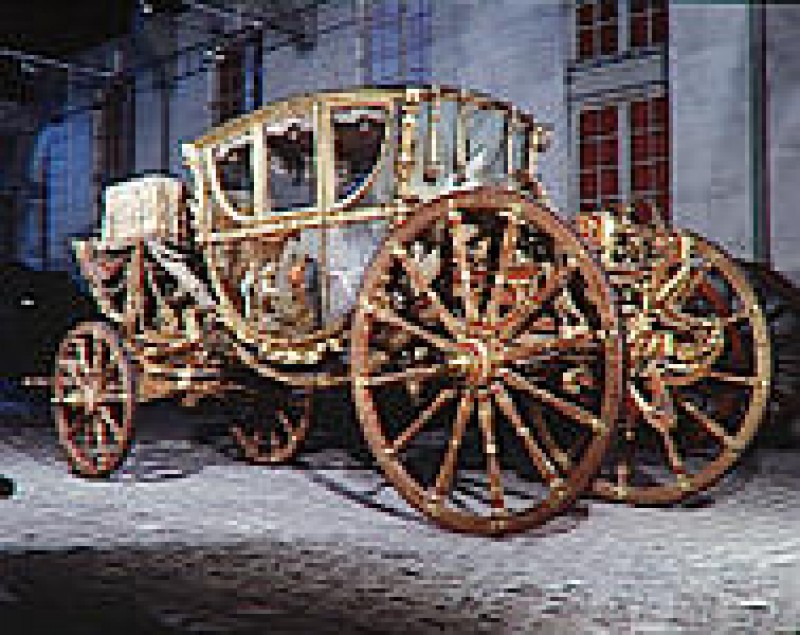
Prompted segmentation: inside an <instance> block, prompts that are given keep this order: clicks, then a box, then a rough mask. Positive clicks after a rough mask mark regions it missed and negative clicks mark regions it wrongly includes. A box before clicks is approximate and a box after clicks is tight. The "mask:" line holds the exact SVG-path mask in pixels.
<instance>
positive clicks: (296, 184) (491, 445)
mask: <svg viewBox="0 0 800 635" xmlns="http://www.w3.org/2000/svg"><path fill="white" fill-rule="evenodd" d="M547 141H548V130H547V129H546V127H545V126H543V125H542V124H540V123H538V122H537V121H535V119H534V118H533V117H532V116H531V115H529V114H526V113H524V112H522V111H520V110H518V109H517V108H516V107H514V106H513V105H511V104H508V103H506V102H502V101H498V100H495V99H492V98H490V97H488V96H486V95H483V94H480V93H476V92H472V91H464V90H456V89H451V88H446V87H397V88H385V89H377V88H365V89H358V90H353V91H336V92H333V91H332V92H323V93H315V94H311V95H304V96H300V97H295V98H291V99H288V100H284V101H280V102H277V103H274V104H271V105H268V106H266V107H264V108H262V109H260V110H258V111H255V112H253V113H250V114H247V115H245V116H243V117H240V118H238V119H235V120H233V121H230V122H227V123H225V124H223V125H221V126H219V127H218V128H216V129H214V130H212V131H211V132H210V133H208V134H206V135H204V136H202V137H200V138H199V139H197V140H195V141H193V142H191V143H186V144H184V146H183V153H184V159H185V162H186V166H187V168H188V170H189V172H190V174H191V185H190V187H189V188H185V187H184V186H183V185H182V184H181V183H180V182H179V181H177V180H176V179H170V178H167V177H146V178H143V179H137V180H134V181H131V182H128V183H124V184H120V185H117V186H114V187H112V188H109V190H107V192H106V209H105V217H104V220H103V226H102V228H101V232H100V235H99V236H98V237H95V238H92V239H87V240H81V241H76V244H75V251H76V255H77V258H78V261H79V263H80V265H81V269H82V271H83V273H84V275H85V277H86V278H87V280H88V281H89V283H90V286H91V288H92V290H93V293H94V295H95V297H96V300H97V303H98V305H99V307H100V309H101V311H102V312H103V313H104V314H105V316H106V317H107V319H108V323H107V324H89V325H84V326H81V327H78V328H77V329H75V331H74V332H72V333H71V334H69V335H68V336H67V338H65V341H64V343H63V344H62V347H61V350H60V352H59V356H58V360H57V363H56V372H55V392H54V407H55V411H56V421H57V424H58V427H59V434H60V436H61V438H62V442H63V444H64V446H65V448H66V449H67V452H68V455H69V457H70V460H71V463H72V465H73V468H75V469H76V471H78V472H79V473H81V474H84V475H88V476H102V475H106V474H109V473H111V472H112V471H113V470H114V469H116V468H117V467H118V466H119V465H120V463H121V461H122V460H123V458H124V454H125V450H126V449H127V447H128V446H129V442H130V437H131V434H132V423H131V421H132V412H133V406H134V404H136V403H138V402H142V401H149V400H153V399H160V398H164V397H177V398H179V399H181V400H182V401H183V402H184V403H189V404H191V403H196V402H197V401H198V400H201V399H204V398H206V397H221V398H222V399H226V400H229V401H231V402H233V403H235V404H237V405H238V404H241V403H243V402H244V400H245V395H256V398H257V399H258V398H260V401H259V402H258V403H260V404H261V405H260V408H261V410H259V411H258V412H257V417H258V418H259V419H260V420H261V421H267V420H268V421H269V422H270V426H271V427H269V429H263V428H262V426H261V424H258V425H256V426H254V427H253V426H249V425H247V426H246V425H243V424H241V425H240V424H239V423H236V424H232V425H231V433H232V435H233V437H234V439H235V440H236V442H237V444H238V445H239V447H240V448H241V450H242V452H243V454H244V455H245V457H246V458H248V459H250V460H252V461H254V462H257V463H274V462H282V461H285V460H288V459H290V458H291V457H292V456H293V455H294V454H295V452H296V451H297V450H298V448H299V446H300V444H301V442H302V440H303V437H304V436H305V434H306V432H307V430H308V427H309V422H310V417H311V414H310V413H311V410H312V408H311V404H312V401H313V394H314V392H315V391H319V390H322V389H338V388H341V389H343V390H347V391H350V392H351V395H352V402H353V403H354V406H355V410H356V413H357V416H358V419H359V422H360V424H361V427H362V429H363V432H364V435H365V438H366V440H367V442H368V444H369V447H370V449H371V450H372V452H373V454H374V455H375V458H376V460H377V463H378V464H379V465H380V467H381V468H382V469H383V472H384V474H385V475H386V477H387V479H388V480H389V481H390V482H391V483H392V484H393V485H394V486H395V487H396V488H397V490H398V491H399V493H400V494H401V495H402V496H403V497H404V498H405V499H406V500H407V501H408V502H409V503H410V504H411V505H413V506H414V507H416V508H417V509H419V510H420V511H421V512H422V513H423V514H424V515H426V516H427V517H429V518H431V519H432V520H434V521H435V522H437V523H438V524H440V525H442V526H444V527H447V528H449V529H454V530H458V531H466V532H472V533H487V534H502V533H508V532H511V531H519V530H522V529H525V528H528V527H532V526H536V525H539V524H541V523H543V522H544V521H545V520H547V519H548V518H550V517H552V516H553V515H554V514H556V513H558V512H559V511H560V510H562V509H564V508H565V507H566V506H567V505H569V504H570V502H571V501H572V500H573V499H574V498H575V497H576V496H578V495H579V494H580V493H581V492H583V491H584V490H585V489H586V488H587V487H590V486H591V487H592V488H593V490H594V491H595V493H597V494H599V495H601V496H604V497H606V498H612V499H615V500H624V501H627V502H631V503H654V502H655V503H660V502H674V501H676V500H679V499H681V498H683V497H685V496H686V495H688V494H690V493H692V492H695V491H699V490H701V489H703V488H705V487H707V486H708V485H710V484H711V483H713V482H714V481H715V480H716V479H718V478H719V477H720V476H721V475H722V473H724V471H725V470H726V469H727V468H728V467H730V465H731V464H733V462H735V459H736V457H737V456H738V454H739V453H740V451H741V449H743V448H744V446H746V445H747V443H748V442H749V440H750V439H751V438H752V436H753V434H754V432H755V429H756V428H757V426H758V423H759V421H760V417H761V414H762V412H763V402H764V400H765V394H766V392H765V391H766V389H767V386H766V384H767V380H766V375H765V373H768V371H767V370H765V369H768V366H769V355H768V352H767V350H768V341H767V340H766V331H765V328H764V325H763V315H761V314H760V309H759V307H758V303H757V300H756V299H755V296H754V294H753V293H752V290H751V289H750V287H749V285H747V283H746V281H744V280H743V278H742V277H741V276H740V275H739V273H738V272H737V271H736V269H735V267H734V266H733V264H732V262H731V261H730V259H728V258H727V257H726V256H724V254H722V253H721V252H720V251H719V250H718V249H717V248H715V247H713V245H710V243H707V242H705V241H702V240H701V239H700V238H699V237H694V236H692V235H690V234H688V233H685V232H680V231H676V230H672V229H669V228H666V227H663V226H661V225H657V224H654V223H642V222H635V221H633V220H632V216H630V214H628V213H620V212H611V211H608V212H601V213H592V214H586V213H582V214H579V215H578V217H577V222H576V223H575V224H572V225H570V224H569V223H568V222H566V221H564V220H562V219H560V218H559V217H558V215H557V214H556V213H554V210H553V209H552V208H551V206H550V204H549V203H548V201H547V199H546V196H545V194H544V191H543V188H542V186H541V184H540V183H539V182H538V180H537V177H536V170H537V163H538V159H539V155H540V153H542V152H543V151H544V150H545V149H546V146H547ZM710 272H716V273H715V274H714V275H715V276H716V277H714V275H712V274H711V273H710ZM706 276H710V277H708V278H707V277H706ZM742 322H743V323H745V325H746V327H747V328H746V329H745V330H746V333H745V334H744V335H742V333H740V332H739V331H738V330H737V329H738V325H739V324H740V323H742ZM731 364H734V366H736V368H735V369H734V368H733V366H731ZM737 364H738V366H737ZM720 365H721V366H720ZM242 371H244V373H243V372H242ZM248 373H249V375H252V376H253V377H257V378H259V379H260V380H261V381H264V382H266V384H259V385H256V387H255V389H253V384H252V382H250V381H249V380H247V379H246V378H245V375H247V374H248ZM709 378H712V379H714V380H716V381H722V382H724V383H729V384H734V385H742V386H744V387H745V391H746V394H745V395H744V396H739V397H731V398H730V399H727V398H726V399H727V401H725V402H724V403H722V402H721V401H720V400H718V399H715V398H714V397H713V394H712V395H711V397H708V395H706V396H705V397H702V399H700V398H695V397H694V396H693V397H692V398H691V399H689V400H688V401H687V400H686V399H687V398H685V397H684V396H683V395H680V394H678V390H683V389H684V388H685V387H686V386H690V387H695V386H696V385H699V384H702V383H704V382H706V380H708V379H709ZM265 385H266V386H267V387H266V388H265V387H264V386H265ZM703 399H704V400H705V401H703ZM721 403H722V405H720V404H721ZM687 404H688V405H687ZM708 404H711V405H710V406H709V405H708ZM678 407H681V408H683V411H684V412H683V414H682V415H681V417H683V418H685V417H686V415H687V413H689V414H690V415H691V416H692V418H693V419H695V421H696V422H697V421H699V422H700V423H701V424H702V425H701V427H702V428H704V430H705V432H704V435H703V439H704V443H705V440H707V439H708V438H713V440H714V441H715V442H716V443H717V445H716V447H715V449H713V450H712V452H711V458H710V459H709V460H707V461H706V462H705V463H702V464H701V466H700V467H699V468H697V469H696V470H695V473H692V472H691V470H687V466H686V464H685V463H684V462H683V458H682V457H681V452H682V450H683V441H681V444H680V448H678V447H677V446H676V444H675V438H674V437H676V436H679V435H682V434H683V432H680V431H679V429H680V426H679V425H678V422H679V416H678V414H677V408H678ZM698 412H699V414H697V413H698ZM721 417H726V418H727V421H723V422H720V418H721ZM618 423H619V424H620V425H619V426H618V425H617V424H618ZM435 427H438V430H436V431H431V430H429V429H430V428H435ZM617 427H619V428H620V430H621V433H619V434H618V433H617V431H616V429H617ZM641 431H645V432H648V431H649V432H655V433H656V440H655V442H654V441H653V440H652V439H645V440H644V441H640V432H641ZM646 436H647V435H646V434H645V435H643V437H642V438H644V437H646ZM651 436H652V435H651ZM442 439H444V440H445V441H446V443H445V444H444V447H441V441H442ZM653 443H655V445H657V446H658V447H659V448H660V449H661V454H662V459H661V464H662V467H663V466H664V465H666V470H665V471H664V473H663V474H662V475H660V476H659V477H658V478H657V479H656V481H655V482H648V481H643V480H641V477H640V476H637V475H636V474H635V473H634V472H635V469H634V468H638V467H641V466H643V465H644V464H645V463H646V461H645V459H642V458H634V459H631V456H633V455H632V453H631V448H634V447H636V448H638V447H639V446H642V447H644V448H645V449H651V448H652V446H653ZM415 444H416V445H417V446H418V447H412V446H414V445H415ZM437 444H438V446H439V447H438V448H436V449H435V450H432V448H434V446H437ZM706 445H707V444H706ZM706 445H704V451H705V447H706ZM462 446H465V447H464V448H463V449H462ZM466 446H474V447H473V450H472V451H468V450H467V448H466ZM419 457H423V459H422V460H421V461H420V460H419ZM476 457H477V458H478V459H479V460H478V461H477V464H479V465H482V466H483V467H482V469H481V470H479V471H480V472H481V475H479V476H476V475H475V473H474V472H475V464H476ZM637 457H638V455H637ZM706 464H707V465H706ZM708 466H710V467H708ZM648 469H649V468H648ZM596 473H599V476H598V477H597V478H595V479H592V477H593V476H594V475H595V474H596ZM459 475H466V476H459ZM459 478H465V479H467V480H469V479H477V480H476V481H475V482H479V483H480V487H478V489H481V488H483V490H485V491H484V493H483V494H481V495H478V496H476V497H475V499H474V500H473V501H472V502H470V503H465V502H464V500H462V498H463V492H461V493H459V492H457V491H456V490H457V489H458V484H459ZM520 492H524V493H520Z"/></svg>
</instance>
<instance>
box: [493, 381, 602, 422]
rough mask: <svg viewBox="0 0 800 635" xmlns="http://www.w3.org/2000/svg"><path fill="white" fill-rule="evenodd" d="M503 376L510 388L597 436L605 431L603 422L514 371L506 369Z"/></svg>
mask: <svg viewBox="0 0 800 635" xmlns="http://www.w3.org/2000/svg"><path fill="white" fill-rule="evenodd" d="M502 374H503V376H504V378H505V380H506V381H507V382H508V384H509V385H510V386H512V387H514V388H516V389H518V390H523V391H525V392H527V393H529V394H531V395H532V396H533V397H535V398H536V399H538V400H539V401H541V402H542V403H546V404H547V405H549V406H551V407H553V408H555V409H556V410H558V411H559V412H560V413H561V414H563V415H566V416H567V417H569V418H570V419H572V420H574V421H577V422H578V423H580V424H582V425H583V426H585V427H587V428H590V429H591V430H592V431H593V432H594V433H595V434H598V433H601V432H603V431H605V429H606V425H605V424H604V423H603V421H602V420H600V418H599V417H597V416H595V415H594V414H592V413H591V412H589V411H588V410H586V409H584V408H582V407H581V406H579V405H577V404H574V403H571V402H569V401H566V400H565V399H562V398H561V397H559V396H557V395H554V394H553V393H551V392H550V391H549V390H546V389H545V388H542V387H540V386H537V385H535V384H534V383H533V382H531V381H529V380H528V379H526V378H525V377H522V376H521V375H519V374H517V373H515V372H514V371H512V370H508V369H506V370H504V371H503V373H502Z"/></svg>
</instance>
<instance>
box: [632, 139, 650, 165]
mask: <svg viewBox="0 0 800 635" xmlns="http://www.w3.org/2000/svg"><path fill="white" fill-rule="evenodd" d="M647 146H648V143H647V135H645V134H635V135H633V141H632V142H631V159H632V160H633V161H634V162H639V161H644V160H645V159H647V156H648V155H647Z"/></svg>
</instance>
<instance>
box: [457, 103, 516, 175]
mask: <svg viewBox="0 0 800 635" xmlns="http://www.w3.org/2000/svg"><path fill="white" fill-rule="evenodd" d="M467 139H468V140H469V142H468V156H467V161H468V163H467V177H468V178H469V179H470V180H474V181H481V182H489V181H497V180H502V179H503V178H504V177H505V175H506V163H507V156H508V155H507V152H506V130H505V113H504V112H502V111H499V110H483V109H479V110H475V111H473V112H472V113H471V114H470V117H469V119H468V122H467Z"/></svg>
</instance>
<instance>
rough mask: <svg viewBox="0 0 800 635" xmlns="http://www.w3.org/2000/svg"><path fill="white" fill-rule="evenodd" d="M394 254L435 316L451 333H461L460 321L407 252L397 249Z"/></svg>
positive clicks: (462, 326) (462, 329) (462, 327)
mask: <svg viewBox="0 0 800 635" xmlns="http://www.w3.org/2000/svg"><path fill="white" fill-rule="evenodd" d="M394 255H395V257H396V258H397V260H398V262H399V263H400V265H401V266H402V267H403V269H404V270H405V271H406V273H407V274H408V277H409V279H410V280H411V284H412V285H413V286H414V288H415V289H416V290H417V293H419V294H420V295H422V296H425V298H427V300H428V301H429V302H430V303H431V306H432V307H433V310H434V311H435V312H436V316H437V317H438V319H439V321H440V322H441V323H442V325H443V326H444V327H445V328H446V329H447V331H448V332H449V333H451V334H452V335H456V334H458V333H462V332H463V331H464V325H463V324H462V323H460V322H459V321H458V319H456V317H455V316H454V315H453V314H452V313H451V312H450V310H449V309H448V308H447V307H446V306H445V305H444V304H443V303H442V299H441V298H440V297H439V294H438V293H436V291H434V290H433V288H432V287H431V285H430V282H429V281H428V280H427V279H426V277H425V275H424V274H423V273H422V271H421V270H420V268H419V267H418V266H417V265H416V264H415V263H414V262H413V260H412V259H411V258H409V257H408V254H406V253H403V252H400V251H398V252H395V254H394Z"/></svg>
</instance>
